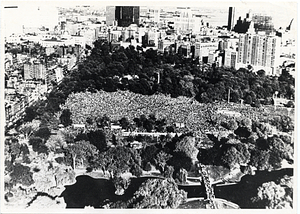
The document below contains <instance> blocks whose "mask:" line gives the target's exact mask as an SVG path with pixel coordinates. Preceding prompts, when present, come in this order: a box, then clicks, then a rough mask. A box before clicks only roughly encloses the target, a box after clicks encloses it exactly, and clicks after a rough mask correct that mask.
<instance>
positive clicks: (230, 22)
mask: <svg viewBox="0 0 300 214" xmlns="http://www.w3.org/2000/svg"><path fill="white" fill-rule="evenodd" d="M234 13H235V9H234V7H229V12H228V24H227V30H232V29H233V27H234Z"/></svg>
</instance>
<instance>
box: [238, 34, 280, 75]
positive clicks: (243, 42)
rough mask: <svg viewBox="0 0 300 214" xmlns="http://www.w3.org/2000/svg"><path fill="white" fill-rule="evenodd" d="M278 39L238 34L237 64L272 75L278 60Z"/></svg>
mask: <svg viewBox="0 0 300 214" xmlns="http://www.w3.org/2000/svg"><path fill="white" fill-rule="evenodd" d="M279 48H280V44H279V39H277V37H275V36H268V35H259V34H250V33H247V34H240V36H239V45H238V57H237V63H238V64H239V65H240V66H243V65H244V66H245V65H251V66H253V67H254V68H256V70H257V69H264V70H265V71H266V73H267V74H269V75H274V74H275V71H276V66H277V59H278V58H279Z"/></svg>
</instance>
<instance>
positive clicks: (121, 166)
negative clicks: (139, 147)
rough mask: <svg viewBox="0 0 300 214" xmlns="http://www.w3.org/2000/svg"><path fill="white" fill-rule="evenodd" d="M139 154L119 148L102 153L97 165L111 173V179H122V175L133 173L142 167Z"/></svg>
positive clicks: (125, 148)
mask: <svg viewBox="0 0 300 214" xmlns="http://www.w3.org/2000/svg"><path fill="white" fill-rule="evenodd" d="M140 162H141V161H140V157H139V154H138V153H136V152H134V151H133V150H132V149H130V148H128V147H123V146H118V147H112V148H109V149H108V150H107V151H105V152H103V153H100V156H99V157H98V160H97V163H98V166H99V167H102V168H104V169H105V170H107V171H109V172H110V173H111V174H110V176H111V178H113V177H120V176H121V174H122V173H125V172H129V171H130V170H131V171H132V170H133V168H136V167H137V166H136V165H138V166H140Z"/></svg>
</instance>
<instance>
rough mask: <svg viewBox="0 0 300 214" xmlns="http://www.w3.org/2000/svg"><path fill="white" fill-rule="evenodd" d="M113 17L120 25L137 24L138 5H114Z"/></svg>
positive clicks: (138, 17)
mask: <svg viewBox="0 0 300 214" xmlns="http://www.w3.org/2000/svg"><path fill="white" fill-rule="evenodd" d="M115 19H116V20H117V21H118V26H120V27H128V26H129V25H131V24H136V25H139V20H140V7H138V6H116V10H115Z"/></svg>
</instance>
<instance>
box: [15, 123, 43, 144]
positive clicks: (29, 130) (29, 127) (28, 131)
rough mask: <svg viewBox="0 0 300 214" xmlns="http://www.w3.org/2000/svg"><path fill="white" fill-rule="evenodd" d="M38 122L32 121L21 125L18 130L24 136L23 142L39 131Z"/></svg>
mask: <svg viewBox="0 0 300 214" xmlns="http://www.w3.org/2000/svg"><path fill="white" fill-rule="evenodd" d="M39 126H40V121H39V120H33V121H32V122H27V123H23V124H22V125H21V126H20V127H19V128H18V129H19V131H20V132H21V133H22V134H23V135H24V139H25V141H28V139H29V137H30V136H32V135H33V133H34V132H36V131H37V130H38V129H39Z"/></svg>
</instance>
